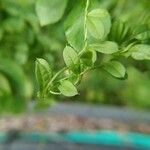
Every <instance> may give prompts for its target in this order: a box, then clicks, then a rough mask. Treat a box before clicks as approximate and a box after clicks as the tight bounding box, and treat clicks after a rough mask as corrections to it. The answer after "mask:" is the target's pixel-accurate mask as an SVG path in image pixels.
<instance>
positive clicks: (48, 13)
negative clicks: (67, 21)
mask: <svg viewBox="0 0 150 150" xmlns="http://www.w3.org/2000/svg"><path fill="white" fill-rule="evenodd" d="M66 5H67V0H37V2H36V13H37V15H38V17H39V20H40V24H41V25H42V26H44V25H48V24H53V23H56V22H57V21H59V20H60V19H61V17H62V16H63V14H64V11H65V8H66Z"/></svg>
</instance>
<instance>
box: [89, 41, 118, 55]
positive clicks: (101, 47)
mask: <svg viewBox="0 0 150 150" xmlns="http://www.w3.org/2000/svg"><path fill="white" fill-rule="evenodd" d="M90 48H91V49H92V50H95V51H97V52H100V53H104V54H113V53H115V52H117V51H118V45H117V43H115V42H111V41H106V42H102V43H97V44H91V45H90Z"/></svg>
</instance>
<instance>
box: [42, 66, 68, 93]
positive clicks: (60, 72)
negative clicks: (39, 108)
mask: <svg viewBox="0 0 150 150" xmlns="http://www.w3.org/2000/svg"><path fill="white" fill-rule="evenodd" d="M67 69H68V68H67V67H64V68H62V69H61V70H60V71H58V72H57V73H56V74H55V75H54V76H53V77H52V79H51V80H50V81H49V82H48V84H47V86H46V88H45V91H44V92H46V91H47V90H48V88H49V87H50V86H51V84H52V82H53V81H54V80H55V79H56V78H57V77H58V76H59V75H60V74H62V73H63V72H64V71H65V70H67Z"/></svg>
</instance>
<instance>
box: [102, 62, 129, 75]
mask: <svg viewBox="0 0 150 150" xmlns="http://www.w3.org/2000/svg"><path fill="white" fill-rule="evenodd" d="M103 69H104V70H105V71H107V72H108V73H110V74H111V75H112V76H114V77H116V78H124V77H125V75H126V69H125V67H124V66H123V65H122V64H121V63H120V62H118V61H109V62H107V63H106V64H105V65H104V66H103Z"/></svg>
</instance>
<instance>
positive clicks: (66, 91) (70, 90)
mask: <svg viewBox="0 0 150 150" xmlns="http://www.w3.org/2000/svg"><path fill="white" fill-rule="evenodd" d="M58 89H59V91H60V92H61V93H62V94H63V95H65V96H68V97H71V96H75V95H77V94H78V91H77V89H76V87H75V86H74V85H73V84H72V83H71V82H70V81H69V80H63V81H61V82H60V85H59V86H58Z"/></svg>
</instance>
